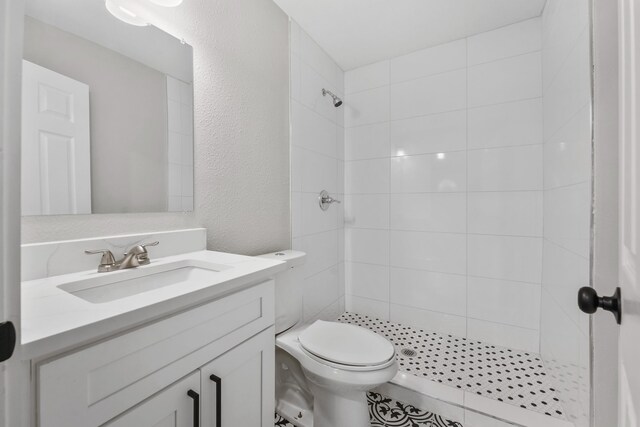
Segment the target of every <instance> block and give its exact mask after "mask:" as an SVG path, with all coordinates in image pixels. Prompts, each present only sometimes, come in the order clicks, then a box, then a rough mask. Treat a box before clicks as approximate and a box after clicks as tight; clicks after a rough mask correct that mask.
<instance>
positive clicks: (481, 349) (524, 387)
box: [338, 313, 566, 425]
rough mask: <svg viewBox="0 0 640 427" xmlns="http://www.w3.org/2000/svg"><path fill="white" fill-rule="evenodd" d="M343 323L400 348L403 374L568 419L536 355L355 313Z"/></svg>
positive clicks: (399, 361) (346, 316)
mask: <svg viewBox="0 0 640 427" xmlns="http://www.w3.org/2000/svg"><path fill="white" fill-rule="evenodd" d="M338 321H340V322H344V323H351V324H355V325H359V326H363V327H365V328H368V329H371V330H372V331H374V332H376V333H378V334H380V335H382V336H384V337H386V338H387V339H388V340H389V341H391V342H392V343H393V344H394V346H395V347H396V352H397V355H398V356H397V358H398V364H399V367H400V369H401V370H403V371H405V372H407V373H410V374H413V375H416V376H420V377H424V378H427V379H429V380H431V381H436V382H438V383H442V384H446V385H449V386H451V387H456V388H459V389H463V390H466V391H470V392H474V393H476V394H479V395H482V396H485V397H489V398H492V399H496V400H499V401H501V402H505V403H509V404H512V405H516V406H519V407H521V408H524V409H528V410H532V411H536V412H540V413H543V414H546V415H549V416H552V417H556V418H560V419H566V418H565V414H564V411H563V409H562V405H561V404H560V400H559V399H558V396H557V393H556V390H555V389H554V388H553V386H552V384H551V381H550V379H549V378H548V377H547V372H546V370H545V366H544V363H543V361H542V359H541V358H540V356H539V355H537V354H533V353H527V352H523V351H517V350H512V349H509V348H505V347H498V346H494V345H491V344H487V343H483V342H480V341H474V340H469V339H466V338H461V337H455V336H452V335H444V334H440V333H436V332H429V331H424V330H422V329H415V328H411V327H408V326H404V325H401V324H397V323H391V322H387V321H384V320H379V319H375V318H371V317H367V316H363V315H359V314H355V313H344V314H343V315H342V316H340V317H339V318H338ZM432 425H438V424H432Z"/></svg>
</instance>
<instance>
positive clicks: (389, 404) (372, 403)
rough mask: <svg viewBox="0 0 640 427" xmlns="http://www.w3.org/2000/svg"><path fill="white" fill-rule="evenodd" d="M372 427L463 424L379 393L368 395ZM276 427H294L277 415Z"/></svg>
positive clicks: (426, 426) (419, 426)
mask: <svg viewBox="0 0 640 427" xmlns="http://www.w3.org/2000/svg"><path fill="white" fill-rule="evenodd" d="M367 400H368V402H369V419H370V421H371V427H462V424H460V423H458V422H455V421H450V420H447V419H445V418H443V417H441V416H439V415H437V414H434V413H432V412H428V411H423V410H421V409H418V408H416V407H414V406H411V405H407V404H404V403H402V402H398V401H396V400H393V399H390V398H388V397H385V396H383V395H381V394H378V393H373V392H369V393H367ZM274 426H275V427H294V426H293V424H291V423H290V422H288V421H287V420H286V419H284V418H283V417H281V416H280V415H279V414H275V423H274Z"/></svg>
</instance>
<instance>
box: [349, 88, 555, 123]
mask: <svg viewBox="0 0 640 427" xmlns="http://www.w3.org/2000/svg"><path fill="white" fill-rule="evenodd" d="M467 90H469V88H468V87H467ZM542 98H543V97H542V95H540V96H534V97H529V98H519V99H514V100H510V101H502V102H496V103H492V104H485V105H476V106H474V107H468V108H457V109H453V110H444V111H438V112H435V113H429V114H417V115H415V116H409V117H402V118H399V119H391V118H389V120H380V121H375V122H371V123H364V124H361V125H357V126H346V123H345V126H344V128H345V129H356V128H361V127H366V126H372V125H379V124H384V123H386V122H387V121H388V122H389V123H394V122H401V121H404V120H413V119H418V118H422V117H431V116H439V115H445V114H451V113H459V112H463V111H465V110H479V109H481V108H491V107H496V106H499V105H508V104H517V103H524V102H527V101H534V100H542Z"/></svg>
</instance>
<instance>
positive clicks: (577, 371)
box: [540, 0, 592, 427]
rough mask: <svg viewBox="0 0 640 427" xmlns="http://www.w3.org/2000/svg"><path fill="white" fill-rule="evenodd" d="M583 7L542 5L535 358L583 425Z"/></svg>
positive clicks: (587, 121)
mask: <svg viewBox="0 0 640 427" xmlns="http://www.w3.org/2000/svg"><path fill="white" fill-rule="evenodd" d="M588 3H589V2H587V1H580V0H549V1H548V2H547V5H546V7H545V10H544V13H543V15H542V65H543V67H542V70H543V71H542V76H543V78H542V81H543V106H544V107H543V117H544V131H543V135H544V139H543V141H544V162H543V164H544V214H543V218H544V233H543V237H544V243H543V257H542V259H543V261H542V266H543V272H542V298H541V300H542V305H541V316H540V317H541V326H540V332H541V344H540V346H541V354H542V358H543V360H544V361H545V364H546V365H547V366H548V367H549V368H550V371H551V376H552V377H553V379H554V380H555V385H556V388H557V390H558V394H559V398H560V400H561V401H562V405H563V407H564V409H565V413H566V415H567V418H568V419H569V420H570V421H572V422H573V423H574V424H575V425H576V426H578V427H587V426H588V425H589V402H590V393H589V390H590V386H589V357H590V352H589V323H588V322H589V316H586V315H584V313H582V312H580V311H579V310H578V306H577V304H576V294H577V291H578V289H579V288H580V287H582V286H588V285H589V268H590V267H589V257H590V234H591V232H590V228H591V149H592V147H591V104H590V99H591V89H590V86H591V67H590V41H589V37H590V34H589V33H590V31H589V21H590V20H589V5H588Z"/></svg>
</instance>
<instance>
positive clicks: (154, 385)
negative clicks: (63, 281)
mask: <svg viewBox="0 0 640 427" xmlns="http://www.w3.org/2000/svg"><path fill="white" fill-rule="evenodd" d="M273 325H274V282H273V280H269V281H266V282H263V283H260V284H258V285H255V286H253V287H250V288H247V289H245V290H242V291H238V292H236V293H232V294H230V295H228V296H225V297H222V298H220V299H217V300H214V301H212V302H208V303H205V304H202V305H200V306H197V307H193V308H191V309H188V310H185V311H182V312H180V313H178V314H175V315H173V316H171V317H168V318H165V319H162V320H158V321H156V322H154V323H151V324H148V325H142V326H140V327H138V329H135V330H133V331H130V332H126V333H124V334H121V335H119V336H117V337H113V338H108V339H106V340H104V341H102V342H100V343H97V344H95V345H91V346H88V347H85V348H83V349H80V350H78V351H75V352H71V353H69V354H66V355H62V356H60V357H56V358H52V359H50V360H44V361H42V362H39V363H37V364H36V372H37V377H36V385H37V394H38V399H37V412H36V413H37V419H36V421H37V425H38V426H39V427H75V426H77V427H93V426H96V427H97V426H103V425H105V426H110V427H134V426H135V427H139V426H142V427H145V426H161V427H165V426H166V427H170V426H179V427H183V426H184V427H187V426H188V427H191V426H196V425H200V426H206V427H236V426H247V427H260V426H262V427H266V426H268V425H272V423H273V409H274V379H273V378H274V367H275V366H274V364H275V362H274V351H275V343H274V340H275V332H274V326H273ZM212 378H218V379H219V381H217V383H216V382H215V381H213V380H212ZM198 409H199V412H200V414H197V413H196V412H198ZM198 415H199V416H198ZM218 417H221V421H222V422H221V423H217V419H218Z"/></svg>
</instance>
